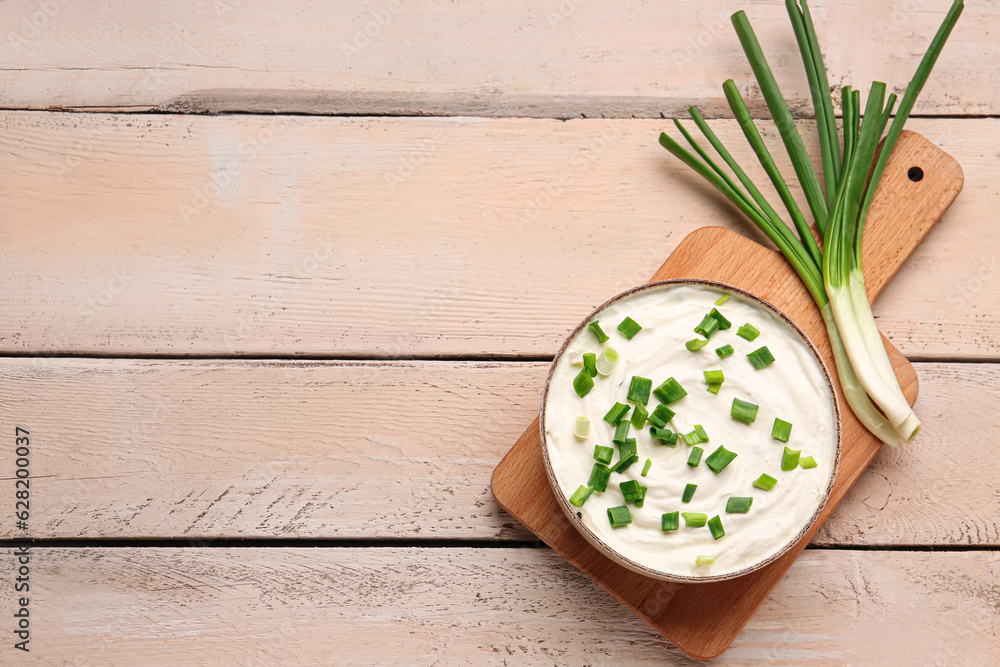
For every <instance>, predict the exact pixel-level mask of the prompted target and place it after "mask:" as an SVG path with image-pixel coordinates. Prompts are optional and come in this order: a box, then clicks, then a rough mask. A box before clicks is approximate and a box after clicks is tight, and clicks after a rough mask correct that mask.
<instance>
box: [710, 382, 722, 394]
mask: <svg viewBox="0 0 1000 667" xmlns="http://www.w3.org/2000/svg"><path fill="white" fill-rule="evenodd" d="M720 389H722V383H721V382H716V383H714V384H710V385H708V393H710V394H718V393H719V390H720Z"/></svg>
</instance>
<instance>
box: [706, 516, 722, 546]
mask: <svg viewBox="0 0 1000 667" xmlns="http://www.w3.org/2000/svg"><path fill="white" fill-rule="evenodd" d="M708 529H709V530H710V531H712V539H714V540H717V539H719V538H720V537H722V536H723V535H725V534H726V529H725V528H723V527H722V519H721V518H720V517H719V515H718V514H716V515H715V516H713V517H712V518H711V519H709V520H708Z"/></svg>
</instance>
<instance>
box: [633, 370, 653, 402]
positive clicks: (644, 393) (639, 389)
mask: <svg viewBox="0 0 1000 667" xmlns="http://www.w3.org/2000/svg"><path fill="white" fill-rule="evenodd" d="M652 388H653V381H652V380H650V379H649V378H644V377H640V376H638V375H633V376H632V381H631V382H630V383H629V386H628V400H630V401H633V402H635V403H642V404H643V405H645V404H646V403H648V402H649V391H650V390H651V389H652Z"/></svg>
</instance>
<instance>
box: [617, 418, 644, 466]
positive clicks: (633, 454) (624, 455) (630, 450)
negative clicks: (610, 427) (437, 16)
mask: <svg viewBox="0 0 1000 667" xmlns="http://www.w3.org/2000/svg"><path fill="white" fill-rule="evenodd" d="M626 423H627V422H626ZM638 460H639V454H638V453H637V451H636V446H635V438H629V439H628V440H626V441H625V442H623V443H622V444H621V445H619V446H618V463H617V464H616V465H615V467H614V468H613V469H612V470H613V472H616V473H618V474H619V475H620V474H621V473H623V472H625V471H626V470H627V469H628V467H629V466H630V465H632V464H633V463H635V462H636V461H638Z"/></svg>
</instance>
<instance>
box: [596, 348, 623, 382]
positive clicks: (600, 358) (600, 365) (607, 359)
mask: <svg viewBox="0 0 1000 667" xmlns="http://www.w3.org/2000/svg"><path fill="white" fill-rule="evenodd" d="M617 363H618V352H617V351H616V350H615V349H614V348H613V347H606V348H604V349H602V350H601V353H600V354H599V355H597V374H598V375H600V376H602V377H607V376H609V375H611V371H613V370H614V369H615V364H617Z"/></svg>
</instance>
